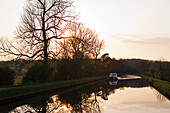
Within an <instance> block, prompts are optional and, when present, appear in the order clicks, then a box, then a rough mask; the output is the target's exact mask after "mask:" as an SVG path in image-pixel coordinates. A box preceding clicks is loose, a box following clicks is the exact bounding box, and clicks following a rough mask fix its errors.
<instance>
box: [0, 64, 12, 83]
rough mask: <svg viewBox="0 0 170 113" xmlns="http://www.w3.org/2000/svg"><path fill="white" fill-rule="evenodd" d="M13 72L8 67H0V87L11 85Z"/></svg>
mask: <svg viewBox="0 0 170 113" xmlns="http://www.w3.org/2000/svg"><path fill="white" fill-rule="evenodd" d="M14 76H15V72H14V70H13V69H11V68H9V67H8V66H0V85H12V84H13V81H14Z"/></svg>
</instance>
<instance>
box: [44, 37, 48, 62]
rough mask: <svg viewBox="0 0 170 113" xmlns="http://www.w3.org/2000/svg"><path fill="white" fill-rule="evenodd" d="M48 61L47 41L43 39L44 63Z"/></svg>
mask: <svg viewBox="0 0 170 113" xmlns="http://www.w3.org/2000/svg"><path fill="white" fill-rule="evenodd" d="M47 63H48V53H47V41H46V40H45V41H44V64H47Z"/></svg>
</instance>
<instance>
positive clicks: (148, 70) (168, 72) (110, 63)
mask: <svg viewBox="0 0 170 113" xmlns="http://www.w3.org/2000/svg"><path fill="white" fill-rule="evenodd" d="M105 62H106V63H105V68H106V69H107V72H117V73H119V74H137V73H140V74H145V75H148V76H151V77H153V78H157V79H161V80H165V81H170V62H166V61H161V60H160V61H149V60H142V59H120V60H116V59H111V58H107V59H106V60H105Z"/></svg>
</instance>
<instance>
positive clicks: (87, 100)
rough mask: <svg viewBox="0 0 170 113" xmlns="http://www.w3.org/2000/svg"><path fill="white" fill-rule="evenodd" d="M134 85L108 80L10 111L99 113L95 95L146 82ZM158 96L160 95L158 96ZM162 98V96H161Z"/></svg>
mask: <svg viewBox="0 0 170 113" xmlns="http://www.w3.org/2000/svg"><path fill="white" fill-rule="evenodd" d="M136 83H137V84H136V86H135V85H134V83H132V81H129V82H128V81H126V82H125V81H122V82H119V83H118V84H117V85H116V86H110V85H109V82H108V81H106V82H101V83H97V84H95V85H90V86H87V87H82V88H79V89H76V90H71V91H68V92H65V93H62V94H59V95H54V96H51V97H50V98H49V99H47V100H42V101H39V102H37V103H34V104H30V105H24V106H21V107H19V108H18V109H17V108H16V109H14V110H13V111H12V112H14V111H15V112H16V113H17V112H19V111H17V110H19V109H23V111H24V109H25V111H27V112H30V113H31V112H41V113H54V112H55V113H56V112H57V113H63V112H65V113H67V112H73V113H74V112H76V113H82V112H85V113H101V108H102V106H100V104H99V102H98V100H97V97H101V98H102V99H104V100H108V96H109V95H110V94H111V93H112V94H113V93H115V92H116V90H117V89H124V88H125V87H145V86H147V85H146V84H144V83H142V81H136ZM158 97H159V98H160V97H161V96H158ZM161 99H162V98H161Z"/></svg>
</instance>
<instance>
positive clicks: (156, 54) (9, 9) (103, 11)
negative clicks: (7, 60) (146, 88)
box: [0, 0, 170, 61]
mask: <svg viewBox="0 0 170 113" xmlns="http://www.w3.org/2000/svg"><path fill="white" fill-rule="evenodd" d="M25 2H26V0H1V1H0V37H9V38H10V37H13V33H14V31H15V30H16V26H17V25H18V23H19V21H20V17H21V13H22V12H23V7H24V5H25ZM74 5H75V8H76V10H77V12H79V13H80V19H81V21H82V22H83V23H85V24H86V26H88V27H90V28H91V29H93V30H96V31H97V32H98V33H99V36H100V38H101V39H104V40H105V49H104V50H103V51H102V54H103V53H106V52H107V53H109V54H110V57H115V58H142V59H151V60H156V59H159V58H160V57H162V58H164V59H166V60H169V61H170V0H75V2H74Z"/></svg>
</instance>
